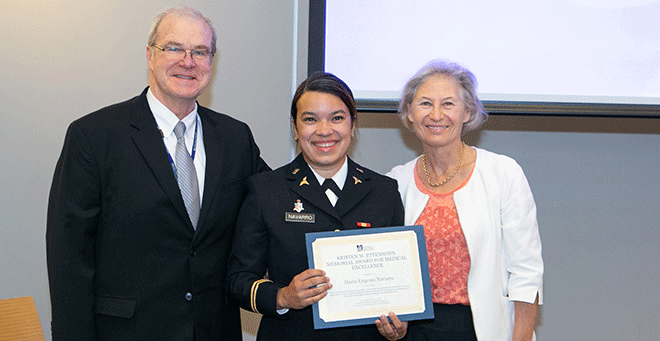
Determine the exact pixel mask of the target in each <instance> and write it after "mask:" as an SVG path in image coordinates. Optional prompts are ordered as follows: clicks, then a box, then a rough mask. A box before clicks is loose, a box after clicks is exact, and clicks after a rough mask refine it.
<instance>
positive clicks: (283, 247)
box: [226, 155, 404, 341]
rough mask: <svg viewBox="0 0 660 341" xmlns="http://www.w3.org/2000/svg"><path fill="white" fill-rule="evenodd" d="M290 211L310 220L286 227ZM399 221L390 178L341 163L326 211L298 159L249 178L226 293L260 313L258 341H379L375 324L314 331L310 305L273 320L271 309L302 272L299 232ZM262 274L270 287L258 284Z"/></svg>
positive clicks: (323, 200)
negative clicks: (342, 172)
mask: <svg viewBox="0 0 660 341" xmlns="http://www.w3.org/2000/svg"><path fill="white" fill-rule="evenodd" d="M296 204H298V205H296ZM294 208H297V210H300V209H301V208H302V211H300V212H299V213H307V214H314V216H315V218H314V222H294V221H287V219H286V218H285V213H287V212H291V213H295V212H296V211H297V210H294ZM403 218H404V217H403V204H402V202H401V196H400V195H399V192H398V189H397V183H396V181H395V180H393V179H391V178H388V177H385V176H382V175H379V174H377V173H374V172H372V171H370V170H368V169H366V168H363V167H361V166H359V165H357V164H356V163H355V162H353V161H352V160H351V159H348V176H347V177H346V182H345V183H344V187H343V189H342V191H341V194H340V195H339V200H338V201H337V204H336V205H335V207H332V205H331V204H330V201H329V200H328V198H327V196H326V195H325V193H323V191H322V190H321V188H320V185H319V183H318V181H317V180H316V177H315V176H314V174H313V173H312V171H311V169H310V168H309V166H308V165H307V164H306V163H305V161H304V159H303V157H302V156H301V155H299V156H298V157H297V158H296V159H295V160H294V161H293V162H292V163H290V164H288V165H286V166H283V167H281V168H279V169H277V170H275V171H272V172H266V173H261V174H258V175H255V176H253V177H252V178H250V180H249V183H248V194H247V197H246V198H245V202H244V203H243V206H242V208H241V211H240V213H239V217H238V221H237V224H236V237H235V238H234V246H233V247H232V253H231V256H230V258H229V270H228V276H229V277H228V279H227V283H226V285H227V286H228V291H229V294H230V295H231V296H232V298H234V299H236V300H237V301H238V303H239V304H240V305H241V307H243V308H245V309H248V310H252V311H255V309H254V308H256V311H258V312H259V313H261V314H263V315H264V316H263V317H262V319H261V325H260V327H259V332H258V336H257V339H258V340H314V341H322V340H374V339H375V340H378V339H380V336H379V334H378V330H377V329H376V326H375V324H374V325H368V326H361V327H351V328H337V329H325V330H317V331H315V330H314V326H313V319H312V309H311V308H312V307H311V306H308V307H306V308H304V309H301V310H295V309H290V310H289V311H288V312H287V313H286V314H284V315H280V314H278V313H277V311H276V297H277V290H278V289H280V288H282V287H285V286H287V285H289V283H290V282H291V280H292V279H293V277H294V276H296V275H298V274H299V273H301V272H302V271H304V270H306V269H308V268H309V267H308V263H307V252H306V247H305V233H308V232H323V231H334V230H336V229H340V230H349V229H358V228H364V227H361V226H360V224H359V223H368V224H370V225H371V227H385V226H400V225H403ZM266 270H268V278H269V280H271V281H272V282H263V283H262V282H261V281H260V280H262V279H263V277H264V274H266ZM330 280H331V281H332V278H331V279H330ZM253 288H254V290H256V295H254V296H253V295H252V290H253ZM374 320H375V319H374Z"/></svg>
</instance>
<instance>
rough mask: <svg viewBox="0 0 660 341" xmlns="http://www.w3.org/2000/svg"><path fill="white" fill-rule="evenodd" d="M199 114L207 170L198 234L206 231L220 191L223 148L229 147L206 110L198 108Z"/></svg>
mask: <svg viewBox="0 0 660 341" xmlns="http://www.w3.org/2000/svg"><path fill="white" fill-rule="evenodd" d="M197 108H198V109H197V110H198V114H199V117H200V119H201V120H202V133H203V134H204V149H205V150H206V170H205V174H206V175H205V178H204V196H203V198H202V207H201V212H200V214H199V222H198V223H197V233H196V235H199V234H200V233H201V232H204V231H205V228H206V227H205V225H204V221H205V220H206V217H207V216H208V214H209V210H210V205H211V201H212V198H213V197H214V195H215V192H216V191H218V190H219V189H218V183H219V182H220V179H221V178H222V164H223V161H224V153H223V152H222V148H223V146H226V145H227V141H224V136H225V135H223V134H222V133H221V131H220V130H221V129H222V127H220V126H218V124H217V122H216V121H215V120H213V118H212V117H211V116H210V115H209V114H208V113H207V112H206V109H205V108H203V107H201V106H198V107H197Z"/></svg>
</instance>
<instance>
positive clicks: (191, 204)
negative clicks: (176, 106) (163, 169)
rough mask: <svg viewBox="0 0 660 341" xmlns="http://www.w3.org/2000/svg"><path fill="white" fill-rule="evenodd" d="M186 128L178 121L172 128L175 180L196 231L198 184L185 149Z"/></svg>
mask: <svg viewBox="0 0 660 341" xmlns="http://www.w3.org/2000/svg"><path fill="white" fill-rule="evenodd" d="M185 133H186V126H185V124H183V122H181V121H179V123H177V125H176V126H175V127H174V135H176V155H175V158H176V173H177V176H176V180H177V182H178V183H179V190H180V191H181V196H182V197H183V202H184V203H185V204H186V211H188V216H189V217H190V222H192V225H193V228H195V229H197V221H198V220H199V184H198V183H197V172H195V164H193V159H192V158H191V157H190V154H188V148H186V139H185Z"/></svg>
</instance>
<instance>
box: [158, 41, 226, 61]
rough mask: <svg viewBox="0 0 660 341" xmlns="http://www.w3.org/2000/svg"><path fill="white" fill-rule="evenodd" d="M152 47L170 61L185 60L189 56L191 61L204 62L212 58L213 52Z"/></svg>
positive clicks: (172, 47) (174, 47)
mask: <svg viewBox="0 0 660 341" xmlns="http://www.w3.org/2000/svg"><path fill="white" fill-rule="evenodd" d="M152 46H153V47H155V48H157V49H159V50H161V51H163V52H164V53H165V55H166V56H167V57H168V58H172V59H185V58H186V55H187V54H190V56H191V57H192V59H193V60H194V61H196V62H206V61H208V60H210V59H211V57H213V52H211V51H209V50H207V49H199V50H185V49H182V48H180V47H176V46H165V47H161V46H158V45H152Z"/></svg>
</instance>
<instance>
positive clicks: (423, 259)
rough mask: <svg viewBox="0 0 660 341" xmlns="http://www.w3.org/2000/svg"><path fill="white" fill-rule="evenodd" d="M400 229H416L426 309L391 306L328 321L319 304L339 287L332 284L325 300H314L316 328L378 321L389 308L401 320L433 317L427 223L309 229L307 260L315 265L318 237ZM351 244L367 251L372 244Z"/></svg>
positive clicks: (366, 235) (365, 234) (364, 234)
mask: <svg viewBox="0 0 660 341" xmlns="http://www.w3.org/2000/svg"><path fill="white" fill-rule="evenodd" d="M401 231H413V232H414V233H415V237H416V239H417V250H418V252H419V255H418V259H419V263H420V264H419V270H420V272H421V281H422V287H423V311H421V312H415V313H403V314H399V312H397V311H396V309H389V310H382V311H379V312H378V313H377V314H376V315H374V316H370V317H365V316H362V315H360V317H353V316H346V318H343V317H342V318H340V319H339V320H338V319H337V318H332V319H330V321H325V320H324V319H322V318H321V317H320V310H319V304H321V303H322V302H323V300H325V299H327V298H328V297H329V296H330V292H331V291H332V290H335V289H336V286H335V285H333V288H332V289H330V291H329V292H328V293H329V295H328V296H326V297H325V298H323V300H321V302H318V303H314V304H313V305H312V311H313V314H314V329H326V328H337V327H347V326H356V325H368V324H375V321H376V320H377V319H378V316H380V315H381V314H384V315H387V313H388V312H389V311H393V312H394V313H395V314H397V317H398V318H399V319H400V320H401V321H411V320H422V319H432V318H433V317H434V314H433V301H432V299H431V281H430V278H429V265H428V259H427V255H426V240H425V239H424V227H423V226H422V225H414V226H397V227H383V228H363V229H356V230H344V231H332V232H315V233H307V234H305V242H306V244H307V260H308V264H309V268H310V269H314V268H315V265H314V249H313V243H314V242H316V241H317V240H319V239H324V238H332V237H343V236H365V237H368V235H370V234H378V233H382V234H387V233H390V232H401ZM372 237H375V236H372ZM360 238H361V237H360ZM328 240H330V239H326V240H324V241H328ZM344 244H350V243H344ZM350 247H351V248H353V247H355V249H356V252H360V251H365V252H368V249H369V244H368V243H366V244H361V243H356V244H355V246H353V244H351V245H350ZM411 252H412V251H411ZM372 254H373V253H372ZM358 255H360V254H358ZM360 256H361V255H360ZM413 258H414V257H413ZM358 266H363V265H358ZM381 278H382V277H381ZM335 280H337V279H335ZM330 283H335V282H334V281H333V277H332V276H330ZM356 285H357V288H358V289H359V290H358V292H360V291H362V285H361V283H357V284H356ZM418 286H419V285H417V287H418ZM364 289H365V290H369V289H368V288H367V287H366V286H365V287H364ZM374 295H375V296H376V297H377V295H378V294H374V293H373V292H372V293H371V296H374ZM417 297H419V296H417ZM372 300H373V298H372ZM376 300H377V298H376ZM417 310H420V309H417ZM349 315H350V314H349ZM342 316H343V315H342ZM374 328H375V326H374Z"/></svg>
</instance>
